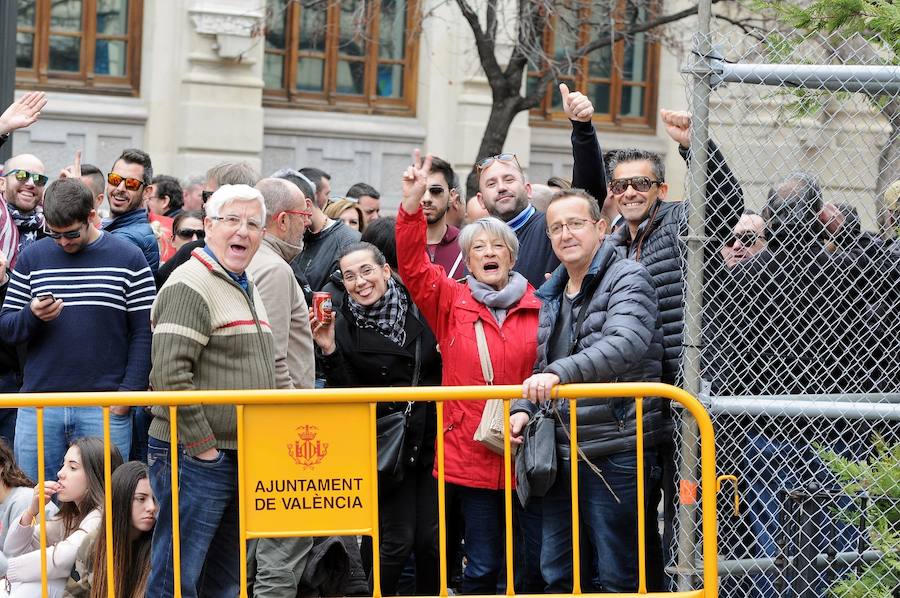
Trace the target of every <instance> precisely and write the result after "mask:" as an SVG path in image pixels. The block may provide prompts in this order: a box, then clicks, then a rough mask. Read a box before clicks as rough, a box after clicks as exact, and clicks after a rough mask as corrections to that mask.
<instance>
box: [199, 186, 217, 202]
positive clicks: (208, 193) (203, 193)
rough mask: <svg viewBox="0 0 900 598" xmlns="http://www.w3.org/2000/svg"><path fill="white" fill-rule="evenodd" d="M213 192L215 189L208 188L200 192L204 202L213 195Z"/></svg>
mask: <svg viewBox="0 0 900 598" xmlns="http://www.w3.org/2000/svg"><path fill="white" fill-rule="evenodd" d="M213 193H215V191H207V190H206V189H204V190H203V191H201V192H200V199H202V200H203V203H206V202H208V201H209V198H210V197H212V194H213Z"/></svg>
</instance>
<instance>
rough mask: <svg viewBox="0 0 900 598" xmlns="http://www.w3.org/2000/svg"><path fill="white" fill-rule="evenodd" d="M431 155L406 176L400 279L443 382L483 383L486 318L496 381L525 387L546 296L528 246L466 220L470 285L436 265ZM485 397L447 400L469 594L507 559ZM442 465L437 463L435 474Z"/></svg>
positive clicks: (499, 469) (499, 471)
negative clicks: (518, 265) (480, 330)
mask: <svg viewBox="0 0 900 598" xmlns="http://www.w3.org/2000/svg"><path fill="white" fill-rule="evenodd" d="M430 170H431V156H427V157H426V158H425V160H424V162H423V161H422V160H420V159H419V156H418V151H417V152H416V155H415V157H414V162H413V165H412V166H410V167H409V168H408V169H407V170H406V172H405V173H404V175H403V203H402V206H401V208H400V211H399V214H398V215H397V229H396V230H397V235H396V236H397V262H398V268H399V273H400V278H402V279H403V283H404V284H405V285H406V287H407V289H408V290H409V292H410V295H411V296H412V298H413V301H414V302H415V304H416V305H417V306H418V307H419V310H420V311H421V313H422V314H423V315H424V316H425V319H426V320H427V321H428V324H429V326H430V327H431V329H432V330H433V331H434V333H435V337H436V339H437V342H438V346H439V348H440V351H441V359H442V360H443V364H444V367H443V375H442V383H443V385H444V386H466V385H483V384H485V383H486V382H485V379H484V376H483V374H482V369H481V361H480V359H479V354H478V347H477V344H476V340H475V339H476V332H475V322H476V321H478V320H481V322H482V325H483V327H484V334H485V338H486V340H487V345H488V352H489V353H490V359H491V364H492V366H493V370H494V381H493V383H494V384H521V383H522V381H523V380H524V379H525V378H527V377H528V376H530V375H531V374H532V370H533V368H534V362H535V357H536V353H537V325H538V312H539V310H540V302H539V301H538V300H537V299H536V298H535V296H534V288H533V287H532V286H531V285H530V284H528V281H526V280H525V277H523V276H522V275H521V274H519V273H517V272H513V271H512V267H513V264H515V261H516V255H517V253H518V249H519V243H518V240H517V239H516V235H515V233H514V232H513V231H512V229H511V228H509V226H507V225H506V223H504V222H503V221H501V220H499V219H497V218H482V219H480V220H477V221H476V222H474V223H472V224H470V225H468V226H466V227H465V228H464V229H463V230H462V232H461V233H460V235H459V246H460V249H461V250H462V254H463V258H464V259H465V263H466V267H467V268H468V270H469V272H470V274H469V275H468V276H467V277H466V280H465V282H457V281H455V280H452V279H450V278H448V277H447V274H446V272H445V271H444V269H443V267H441V266H440V265H437V264H432V263H431V261H430V260H429V259H428V256H427V253H426V248H425V247H426V246H425V228H426V222H425V215H424V213H423V211H422V208H421V207H420V205H419V202H420V200H421V198H422V196H423V195H424V194H425V189H426V181H427V178H428V175H429V173H430ZM484 406H485V402H484V401H447V402H444V403H443V410H444V477H445V479H446V481H447V482H448V483H451V484H456V485H458V486H459V487H460V488H459V489H458V490H459V493H460V496H461V500H462V510H463V519H464V521H465V546H466V560H467V562H466V569H465V572H464V574H463V582H462V588H461V589H462V592H463V593H464V594H494V593H496V591H497V582H498V580H499V579H500V573H501V570H502V569H503V562H504V505H503V458H502V457H501V456H500V455H497V454H496V453H494V452H492V451H491V450H490V449H488V448H486V447H485V446H484V445H482V444H481V443H479V442H476V441H475V440H474V439H473V436H474V434H475V429H476V428H477V427H478V424H479V422H480V421H481V414H482V411H484ZM436 472H437V464H435V474H436Z"/></svg>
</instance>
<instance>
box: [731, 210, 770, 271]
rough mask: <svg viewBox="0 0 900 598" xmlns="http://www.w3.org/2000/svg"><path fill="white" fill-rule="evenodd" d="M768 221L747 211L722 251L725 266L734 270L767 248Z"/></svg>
mask: <svg viewBox="0 0 900 598" xmlns="http://www.w3.org/2000/svg"><path fill="white" fill-rule="evenodd" d="M765 230H766V221H765V220H763V218H762V216H760V215H759V214H757V213H756V212H753V211H751V210H745V211H744V213H743V214H742V215H741V219H740V220H738V223H737V224H736V225H735V227H734V234H732V235H731V237H729V238H728V240H727V241H725V244H724V245H722V249H721V250H720V251H721V253H722V259H723V260H725V265H726V266H728V267H729V268H733V267H735V266H736V265H738V264H739V263H741V262H743V261H745V260H749V259H750V258H751V257H753V256H754V255H756V254H757V253H759V252H760V251H762V250H763V249H765V248H766V237H765Z"/></svg>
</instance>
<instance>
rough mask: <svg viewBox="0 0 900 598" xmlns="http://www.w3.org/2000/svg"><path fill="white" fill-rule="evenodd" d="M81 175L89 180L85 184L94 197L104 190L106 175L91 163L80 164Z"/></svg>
mask: <svg viewBox="0 0 900 598" xmlns="http://www.w3.org/2000/svg"><path fill="white" fill-rule="evenodd" d="M81 176H82V177H83V178H87V179H88V180H89V181H90V183H88V184H87V186H88V189H90V190H91V192H92V193H93V194H94V197H97V196H98V195H100V194H101V193H105V192H106V177H105V176H104V175H103V171H101V170H100V169H99V168H97V167H96V166H94V165H93V164H82V165H81ZM82 182H83V181H82Z"/></svg>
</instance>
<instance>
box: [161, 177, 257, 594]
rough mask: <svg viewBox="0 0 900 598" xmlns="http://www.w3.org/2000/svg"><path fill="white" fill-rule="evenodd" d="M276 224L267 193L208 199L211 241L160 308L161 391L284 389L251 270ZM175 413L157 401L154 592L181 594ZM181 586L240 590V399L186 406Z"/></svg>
mask: <svg viewBox="0 0 900 598" xmlns="http://www.w3.org/2000/svg"><path fill="white" fill-rule="evenodd" d="M265 221H266V207H265V202H264V201H263V198H262V195H261V194H260V193H259V191H257V190H256V189H253V188H252V187H249V186H247V185H224V186H222V187H219V189H218V191H216V192H215V193H214V194H213V196H212V198H211V199H210V200H209V202H208V203H207V204H206V218H205V219H204V223H203V225H204V228H205V229H206V246H205V247H202V248H198V249H195V250H194V252H193V253H192V255H191V259H190V260H188V261H187V262H185V263H184V264H183V265H182V266H181V267H179V268H178V269H177V270H175V271H174V272H173V273H172V275H171V276H170V277H169V279H168V281H166V284H165V285H164V286H163V287H162V289H161V290H160V292H159V295H158V297H157V301H156V303H155V304H154V305H153V313H152V320H153V324H154V331H153V348H152V357H153V369H152V371H151V373H150V384H151V385H152V386H153V388H154V390H194V389H196V390H211V389H237V390H250V389H259V388H274V387H275V367H274V363H275V349H274V342H273V336H272V330H271V328H270V326H269V323H268V317H267V316H266V312H265V307H264V306H263V303H262V300H261V299H260V296H259V293H258V292H257V290H256V287H255V286H254V285H253V281H252V280H250V279H249V278H248V276H247V274H246V273H245V270H246V268H247V265H248V264H249V263H250V260H251V259H252V258H253V255H254V254H255V253H256V250H257V249H258V248H259V245H260V241H261V240H262V235H263V224H264V223H265ZM169 426H170V422H169V418H168V410H167V409H166V408H163V407H154V408H153V423H152V424H151V426H150V442H149V447H148V462H149V464H150V482H151V485H152V486H153V493H154V494H155V495H156V497H157V500H158V501H159V506H160V510H159V521H158V523H157V524H156V529H155V530H154V532H153V547H152V553H151V559H150V561H151V571H150V581H149V583H148V584H147V597H148V598H158V597H164V596H165V597H169V596H173V595H174V587H173V586H174V582H173V571H172V488H171V486H170V472H171V470H170V455H169V433H170V428H169ZM178 440H179V442H180V444H179V454H178V468H179V474H180V475H179V494H178V497H179V521H180V524H181V593H182V596H184V597H185V598H188V597H196V596H210V597H213V596H215V597H218V596H236V595H238V594H239V593H240V580H239V577H238V575H239V573H238V572H239V571H240V556H239V555H240V551H239V536H238V492H237V454H236V449H237V418H236V414H235V409H234V407H233V406H228V405H189V406H184V407H179V408H178Z"/></svg>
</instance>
